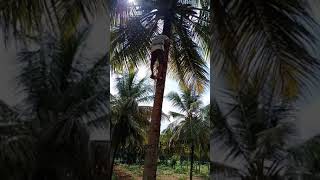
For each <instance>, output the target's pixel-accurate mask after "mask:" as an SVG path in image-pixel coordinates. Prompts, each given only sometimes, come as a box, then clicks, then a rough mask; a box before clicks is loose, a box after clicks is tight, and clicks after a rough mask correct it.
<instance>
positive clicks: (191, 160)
mask: <svg viewBox="0 0 320 180" xmlns="http://www.w3.org/2000/svg"><path fill="white" fill-rule="evenodd" d="M193 157H194V145H193V144H192V145H191V153H190V180H192V171H193Z"/></svg>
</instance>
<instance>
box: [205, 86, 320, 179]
mask: <svg viewBox="0 0 320 180" xmlns="http://www.w3.org/2000/svg"><path fill="white" fill-rule="evenodd" d="M248 84H249V85H248ZM226 92H227V95H226V96H225V98H224V99H218V98H216V100H215V101H213V102H214V103H212V104H211V108H212V111H211V117H212V136H211V138H212V141H213V145H212V146H211V148H213V149H215V150H216V151H219V153H221V156H222V157H225V159H224V160H225V162H226V163H221V162H214V161H213V162H212V165H213V167H212V168H213V172H212V173H213V174H219V175H222V176H224V178H226V177H230V176H231V177H237V178H241V179H284V177H289V176H291V177H292V176H293V177H298V175H297V174H295V175H293V174H292V172H294V171H295V170H297V169H299V170H300V172H301V174H310V172H309V170H310V169H307V168H302V167H307V166H304V165H302V164H305V163H306V162H308V161H310V160H312V159H313V160H316V159H317V157H318V155H317V154H318V153H319V152H318V150H317V149H315V148H312V147H315V146H318V147H319V139H318V137H313V138H311V139H310V140H307V141H304V140H301V141H300V143H297V142H299V141H298V140H300V139H298V138H297V136H296V135H297V131H296V128H295V124H294V123H295V116H296V114H295V113H296V110H297V109H296V108H295V105H294V101H293V100H292V99H289V100H288V99H285V98H283V97H281V96H280V97H279V94H278V95H277V94H276V93H274V91H269V92H268V91H266V90H264V91H261V89H258V88H257V86H255V85H253V84H250V83H247V86H245V88H243V89H242V90H241V91H240V92H231V91H226ZM226 97H227V98H226ZM222 107H224V109H222ZM228 162H229V163H228ZM232 162H234V164H238V163H236V162H239V163H240V164H241V166H240V165H238V166H236V165H234V164H233V163H232ZM296 172H297V171H296Z"/></svg>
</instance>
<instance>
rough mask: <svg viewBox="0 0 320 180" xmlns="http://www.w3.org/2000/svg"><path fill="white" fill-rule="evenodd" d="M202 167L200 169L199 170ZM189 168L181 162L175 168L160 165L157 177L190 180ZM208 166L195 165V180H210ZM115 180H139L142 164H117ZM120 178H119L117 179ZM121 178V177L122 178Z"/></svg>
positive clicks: (160, 178) (188, 165)
mask: <svg viewBox="0 0 320 180" xmlns="http://www.w3.org/2000/svg"><path fill="white" fill-rule="evenodd" d="M199 167H200V168H199ZM189 168H190V164H187V163H184V164H179V162H178V163H177V164H176V165H175V166H174V168H173V167H171V166H169V165H166V164H159V165H158V171H157V177H159V180H162V179H170V180H171V179H172V180H185V179H189ZM208 168H209V166H208V165H206V164H205V165H200V166H199V165H198V164H195V166H194V170H193V176H194V179H195V180H206V179H209V176H208V172H209V169H208ZM116 169H117V170H116V171H117V172H115V173H114V174H115V177H114V180H122V179H126V180H127V179H128V180H129V179H133V180H136V179H137V180H139V179H141V177H142V174H143V165H141V164H134V165H127V164H119V163H118V164H117V165H116ZM117 176H118V178H117ZM120 176H121V177H120Z"/></svg>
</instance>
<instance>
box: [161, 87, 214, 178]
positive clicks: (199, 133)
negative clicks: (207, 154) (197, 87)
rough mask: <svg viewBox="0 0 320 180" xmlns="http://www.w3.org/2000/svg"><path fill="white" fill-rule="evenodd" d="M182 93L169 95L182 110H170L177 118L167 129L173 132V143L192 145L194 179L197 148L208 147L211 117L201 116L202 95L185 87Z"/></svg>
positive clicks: (191, 155)
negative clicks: (204, 117) (203, 117)
mask: <svg viewBox="0 0 320 180" xmlns="http://www.w3.org/2000/svg"><path fill="white" fill-rule="evenodd" d="M181 89H182V95H179V94H178V93H176V92H171V93H169V94H168V95H167V97H168V99H169V100H170V101H171V102H172V104H173V105H174V107H176V108H178V109H179V111H180V112H173V111H172V112H170V115H171V116H172V117H173V118H175V119H176V121H175V122H173V123H171V124H170V125H169V127H168V128H167V130H169V131H171V132H172V137H171V139H170V143H171V144H176V143H177V144H180V145H181V144H185V145H188V146H190V180H191V179H192V172H193V163H194V155H195V148H198V147H201V148H202V149H203V150H205V149H207V147H208V142H209V137H210V136H209V134H210V129H209V121H208V120H209V119H202V118H201V112H200V108H201V104H202V102H201V101H200V96H199V95H196V94H195V91H194V90H193V89H191V88H187V87H183V88H181ZM197 111H198V112H197Z"/></svg>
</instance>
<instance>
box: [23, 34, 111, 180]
mask: <svg viewBox="0 0 320 180" xmlns="http://www.w3.org/2000/svg"><path fill="white" fill-rule="evenodd" d="M88 33H89V30H88V29H87V28H86V29H84V30H81V31H79V32H77V33H75V34H72V35H70V36H67V37H66V36H55V35H52V34H48V35H47V36H46V38H45V40H46V41H43V39H42V38H38V39H37V38H34V39H33V40H32V41H34V43H33V47H30V48H29V49H25V50H23V51H21V52H20V53H19V54H18V60H19V63H20V65H21V72H20V75H19V77H18V79H19V82H20V85H21V87H22V88H23V92H24V93H25V95H26V99H25V101H24V107H27V108H26V110H27V112H28V113H29V114H28V117H29V119H31V120H32V124H33V125H32V126H33V131H34V136H35V137H37V140H38V142H37V144H36V148H37V152H38V156H37V171H36V172H35V173H34V176H35V177H34V179H37V178H40V179H41V178H44V177H47V176H51V177H53V178H57V179H59V177H54V176H53V175H52V174H51V175H50V172H51V173H55V174H57V173H56V172H52V171H54V169H56V168H57V167H61V169H62V168H64V167H62V165H67V166H68V167H65V168H66V169H68V168H69V169H70V168H71V169H72V170H71V171H70V172H71V173H73V174H74V177H73V178H80V179H86V178H88V176H89V174H90V173H89V168H90V167H89V165H90V163H89V156H88V155H89V154H88V153H89V152H88V151H89V149H88V143H89V135H90V133H89V132H90V131H91V130H92V128H95V127H96V126H94V125H99V126H100V127H105V128H106V127H107V124H108V123H107V119H106V116H108V115H109V114H108V112H109V108H110V107H109V106H108V102H107V100H106V99H108V97H109V89H108V88H107V87H108V86H107V85H108V84H109V79H108V78H107V77H106V74H108V63H107V61H106V58H107V56H103V57H101V58H98V59H94V58H93V60H92V61H91V62H90V61H88V59H86V57H84V55H83V54H81V53H80V52H81V49H82V47H83V45H84V43H85V40H86V37H87V35H88ZM39 39H40V40H39ZM90 58H92V57H90ZM101 119H104V121H101ZM95 122H97V123H99V124H97V123H95ZM80 161H81V163H80ZM62 175H66V174H65V173H62Z"/></svg>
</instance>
